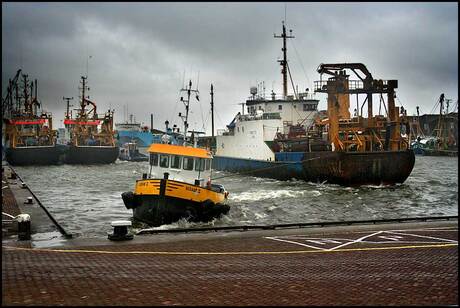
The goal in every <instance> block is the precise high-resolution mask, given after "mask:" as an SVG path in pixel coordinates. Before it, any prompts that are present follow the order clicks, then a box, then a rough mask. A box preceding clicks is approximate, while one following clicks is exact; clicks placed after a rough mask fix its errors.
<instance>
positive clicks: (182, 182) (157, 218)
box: [122, 143, 230, 226]
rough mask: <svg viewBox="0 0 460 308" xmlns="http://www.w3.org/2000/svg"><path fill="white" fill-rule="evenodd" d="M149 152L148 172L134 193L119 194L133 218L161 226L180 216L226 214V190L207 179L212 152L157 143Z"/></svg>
mask: <svg viewBox="0 0 460 308" xmlns="http://www.w3.org/2000/svg"><path fill="white" fill-rule="evenodd" d="M149 153H150V169H149V173H148V174H146V173H144V174H143V176H142V179H141V180H137V181H136V185H135V188H134V192H131V191H130V192H124V193H123V194H122V199H123V202H124V204H125V206H126V208H127V209H132V210H133V218H134V219H135V220H138V221H142V222H144V223H147V224H149V225H152V226H160V225H163V224H170V223H173V222H176V221H178V220H179V219H181V218H186V219H188V220H189V221H194V222H198V221H202V222H206V221H210V220H212V219H214V218H217V217H219V216H220V215H224V214H227V213H228V211H229V210H230V207H229V206H228V205H227V204H226V201H227V196H228V192H227V191H226V190H225V188H224V187H223V186H222V185H218V184H212V183H211V181H210V178H211V160H212V155H211V154H210V153H209V152H208V151H206V150H205V149H200V148H194V147H189V146H180V145H172V144H161V143H157V144H152V145H151V146H150V148H149ZM161 174H163V177H162V178H161V177H158V175H161ZM205 179H207V181H206V180H205Z"/></svg>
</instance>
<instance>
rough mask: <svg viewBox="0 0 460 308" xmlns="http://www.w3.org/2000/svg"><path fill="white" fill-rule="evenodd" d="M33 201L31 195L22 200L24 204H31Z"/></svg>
mask: <svg viewBox="0 0 460 308" xmlns="http://www.w3.org/2000/svg"><path fill="white" fill-rule="evenodd" d="M32 203H34V199H33V198H32V197H27V200H26V201H25V202H24V204H32Z"/></svg>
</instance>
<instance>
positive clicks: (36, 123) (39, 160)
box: [2, 70, 62, 166]
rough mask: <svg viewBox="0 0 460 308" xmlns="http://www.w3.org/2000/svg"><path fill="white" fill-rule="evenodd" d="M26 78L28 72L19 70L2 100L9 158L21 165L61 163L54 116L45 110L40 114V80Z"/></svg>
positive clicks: (6, 153)
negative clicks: (33, 80) (38, 81)
mask: <svg viewBox="0 0 460 308" xmlns="http://www.w3.org/2000/svg"><path fill="white" fill-rule="evenodd" d="M27 78H28V75H24V74H22V73H21V70H18V71H17V73H16V76H15V77H14V78H13V79H12V80H10V81H9V86H8V88H7V94H6V96H5V97H4V98H3V100H2V109H3V125H4V134H3V135H4V136H3V138H4V142H3V144H4V146H5V158H6V161H7V162H8V163H10V164H11V165H22V166H23V165H53V164H58V163H59V156H60V154H61V150H62V149H60V148H59V147H58V146H57V145H56V138H57V132H56V131H55V130H53V119H52V115H51V113H47V112H44V111H42V112H41V114H40V115H38V110H39V108H41V104H40V102H39V100H38V97H37V92H38V83H37V80H35V83H33V82H29V81H28V79H27ZM20 79H22V85H20V84H19V81H20ZM34 86H35V91H34ZM34 92H35V95H32V93H34Z"/></svg>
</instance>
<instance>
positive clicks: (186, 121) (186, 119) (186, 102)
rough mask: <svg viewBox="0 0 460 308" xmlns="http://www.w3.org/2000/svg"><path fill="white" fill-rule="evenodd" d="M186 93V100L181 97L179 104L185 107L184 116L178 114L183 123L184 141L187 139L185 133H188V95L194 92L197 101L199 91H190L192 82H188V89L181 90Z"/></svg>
mask: <svg viewBox="0 0 460 308" xmlns="http://www.w3.org/2000/svg"><path fill="white" fill-rule="evenodd" d="M183 91H187V99H186V100H184V97H182V96H181V98H180V100H181V102H183V103H184V105H185V116H183V115H182V113H180V112H179V117H181V118H182V121H183V122H184V141H185V140H186V139H187V131H188V126H189V125H188V112H189V109H190V94H191V93H192V92H194V93H195V94H196V97H197V99H198V94H199V91H198V89H197V90H192V81H191V80H190V81H189V83H188V88H185V89H184V88H182V89H181V92H183Z"/></svg>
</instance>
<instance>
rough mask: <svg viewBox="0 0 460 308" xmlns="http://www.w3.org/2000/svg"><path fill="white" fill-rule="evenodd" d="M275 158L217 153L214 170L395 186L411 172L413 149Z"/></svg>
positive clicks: (413, 156) (284, 178)
mask: <svg viewBox="0 0 460 308" xmlns="http://www.w3.org/2000/svg"><path fill="white" fill-rule="evenodd" d="M277 154H278V155H277V160H276V161H264V160H255V159H244V158H234V157H224V156H214V160H213V168H214V169H215V170H221V171H229V172H237V173H241V174H244V175H250V176H257V177H265V178H272V179H276V180H281V181H286V180H291V179H298V180H304V181H308V182H314V183H324V182H325V183H331V184H339V185H343V186H360V185H395V184H400V183H403V182H404V181H405V180H406V179H407V178H408V177H409V175H410V173H411V172H412V169H413V167H414V163H415V155H414V152H413V151H412V150H403V151H381V152H332V151H319V152H284V153H283V152H281V153H277Z"/></svg>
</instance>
